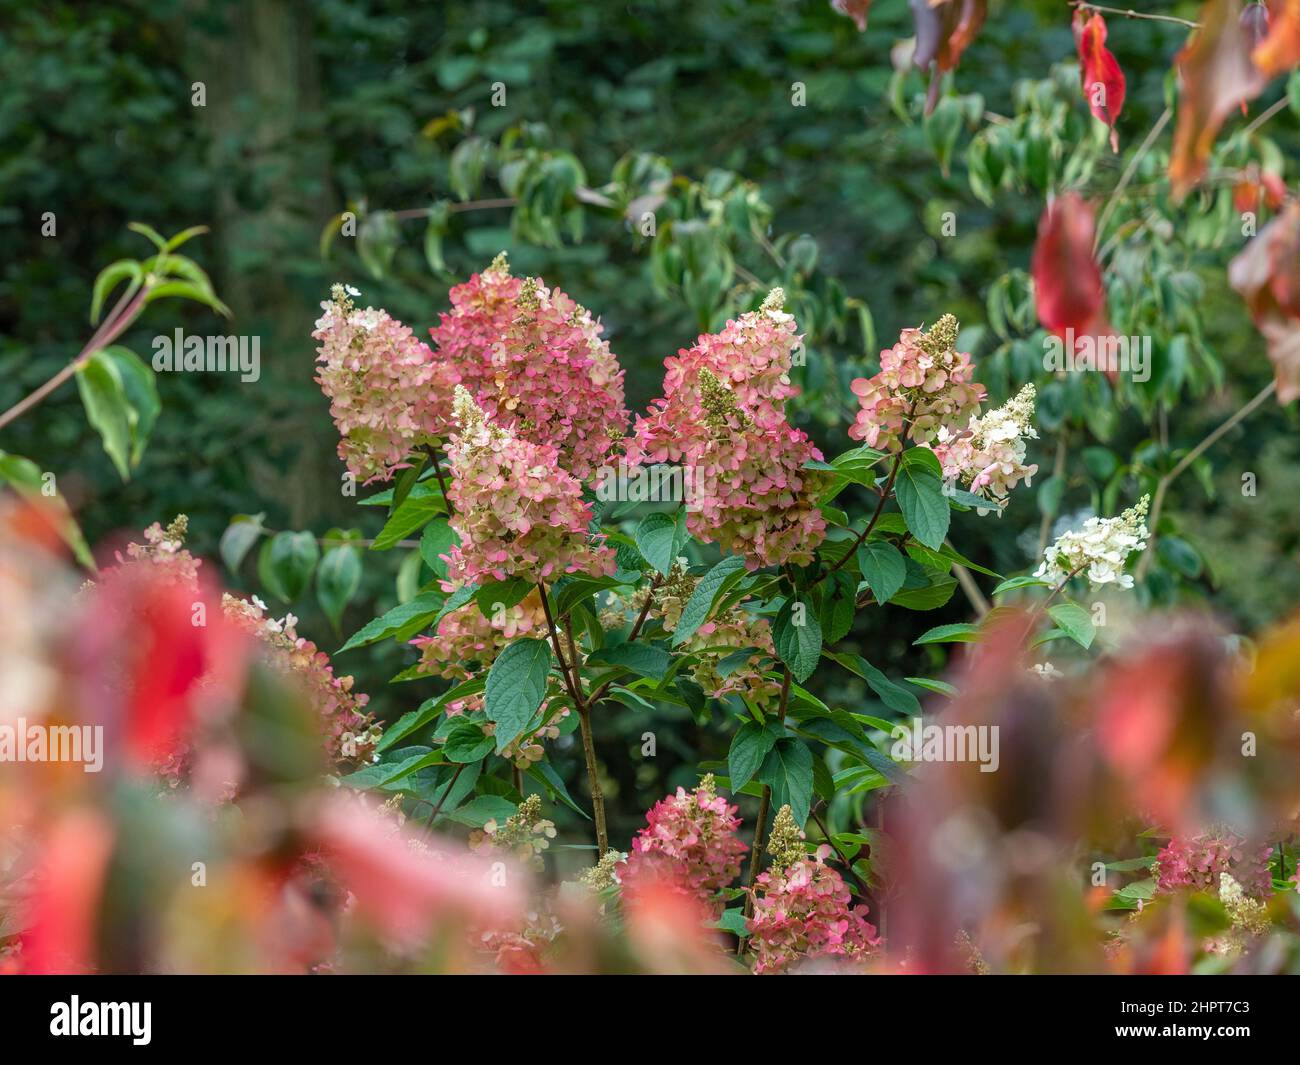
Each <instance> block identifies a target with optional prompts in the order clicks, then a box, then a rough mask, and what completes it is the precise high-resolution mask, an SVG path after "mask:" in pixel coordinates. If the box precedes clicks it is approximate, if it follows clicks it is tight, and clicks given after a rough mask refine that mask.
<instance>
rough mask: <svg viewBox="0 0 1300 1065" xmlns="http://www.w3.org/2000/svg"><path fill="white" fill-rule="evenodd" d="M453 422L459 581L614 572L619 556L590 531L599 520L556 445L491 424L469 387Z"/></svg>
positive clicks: (453, 556)
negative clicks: (562, 466) (563, 464)
mask: <svg viewBox="0 0 1300 1065" xmlns="http://www.w3.org/2000/svg"><path fill="white" fill-rule="evenodd" d="M452 417H453V419H454V421H455V423H456V426H457V428H456V430H455V431H454V433H453V435H452V437H451V441H450V443H449V444H448V445H447V458H448V460H449V462H450V464H451V472H452V475H453V480H452V484H451V486H450V487H449V488H448V490H447V495H448V499H449V502H450V503H451V509H452V516H451V519H450V521H451V526H452V528H453V529H455V530H456V533H457V535H458V536H459V537H460V544H459V546H457V547H453V548H452V549H451V552H450V554H449V556H448V557H449V560H450V561H449V573H450V574H451V576H452V579H453V580H462V581H470V582H478V581H480V580H482V579H483V578H491V579H493V580H499V581H500V580H505V579H506V578H507V577H526V578H527V579H529V580H533V581H539V580H543V579H545V578H548V577H551V576H558V575H560V574H562V573H573V572H576V571H579V570H581V571H582V572H584V573H590V574H612V573H613V572H614V568H615V566H614V552H613V550H612V549H610V548H609V547H608V546H606V545H605V543H604V542H603V540H602V539H601V538H600V537H599V536H593V535H590V534H589V533H588V525H589V523H590V522H591V518H592V514H591V507H590V506H588V505H587V504H586V503H585V502H584V501H583V499H582V485H581V484H579V482H578V481H577V479H576V478H574V477H573V476H572V475H570V474H568V473H566V472H565V471H564V470H562V469H560V467H559V464H558V453H557V451H556V449H555V448H554V447H552V446H550V445H549V444H535V443H532V442H530V441H528V440H524V439H522V438H520V437H517V436H515V435H514V434H513V433H512V432H510V431H509V430H507V429H505V428H503V427H501V426H499V425H495V424H493V423H491V422H489V421H488V419H487V416H486V415H485V414H484V412H483V410H482V408H480V407H479V406H478V404H477V403H475V402H474V398H473V396H472V395H471V394H470V393H469V391H468V390H467V389H466V388H465V387H464V386H463V385H457V386H456V391H455V399H454V400H453V403H452Z"/></svg>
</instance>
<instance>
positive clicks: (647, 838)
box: [617, 773, 746, 914]
mask: <svg viewBox="0 0 1300 1065" xmlns="http://www.w3.org/2000/svg"><path fill="white" fill-rule="evenodd" d="M739 827H740V818H739V817H737V816H736V807H734V806H728V805H727V800H726V799H724V798H722V796H720V795H719V794H718V793H717V790H716V785H715V784H714V780H713V774H712V773H710V774H708V775H707V776H706V777H705V778H704V779H703V780H702V781H700V786H699V787H698V788H696V789H695V790H694V791H687V790H686V789H685V788H678V789H677V794H676V795H670V796H668V797H667V798H664V799H661V800H659V802H657V803H655V805H654V806H653V807H652V808H651V809H650V811H649V812H648V813H647V814H646V827H645V828H643V829H641V831H640V832H639V833H638V834H637V836H636V838H635V839H633V840H632V852H631V853H630V854H629V855H628V856H627V860H626V861H625V862H623V863H622V864H621V865H619V866H618V870H617V873H618V879H619V882H620V883H621V884H622V885H623V892H624V894H625V895H635V894H636V893H637V892H638V890H640V889H641V888H642V886H646V885H649V884H650V883H668V884H670V885H672V886H674V887H676V888H678V889H679V890H681V891H683V892H685V893H686V894H689V895H692V896H694V897H695V898H698V899H699V900H700V901H701V902H702V903H704V904H705V905H706V906H708V907H709V908H710V910H711V911H712V912H713V913H714V914H720V913H721V912H722V907H723V902H722V900H720V899H718V898H717V895H718V892H720V891H721V890H722V889H723V888H725V887H727V886H728V885H729V884H731V882H732V881H733V880H735V879H736V877H737V876H739V875H740V859H741V856H742V855H743V854H744V853H745V850H746V847H745V844H744V843H742V842H741V841H740V840H739V839H738V838H737V837H736V830H737V829H738V828H739Z"/></svg>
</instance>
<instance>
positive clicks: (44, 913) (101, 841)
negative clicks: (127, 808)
mask: <svg viewBox="0 0 1300 1065" xmlns="http://www.w3.org/2000/svg"><path fill="white" fill-rule="evenodd" d="M112 850H113V829H112V826H111V825H109V823H108V821H107V819H106V818H105V817H104V816H103V815H102V814H99V813H97V812H95V811H93V810H77V811H73V812H71V813H68V814H65V815H63V816H62V818H61V819H60V820H59V821H58V822H57V823H56V824H54V825H53V826H52V827H51V828H50V829H49V831H47V832H46V833H45V839H44V842H43V843H42V844H41V852H40V858H39V859H38V862H37V868H36V876H35V885H36V886H35V890H34V891H33V893H32V896H31V898H30V899H29V901H28V910H27V921H28V924H27V929H26V930H25V931H24V932H23V936H22V945H23V947H22V953H21V954H20V955H19V957H20V960H21V964H22V967H23V971H24V972H27V973H32V974H35V975H49V974H51V973H64V974H67V973H85V972H90V971H92V970H93V969H94V968H95V964H96V950H95V936H96V930H97V929H98V927H99V919H98V912H99V902H100V897H101V896H102V894H103V888H104V877H105V874H106V872H107V870H108V859H109V855H110V854H111V853H112Z"/></svg>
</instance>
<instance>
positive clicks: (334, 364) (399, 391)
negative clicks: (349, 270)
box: [312, 285, 459, 481]
mask: <svg viewBox="0 0 1300 1065" xmlns="http://www.w3.org/2000/svg"><path fill="white" fill-rule="evenodd" d="M355 295H358V293H357V291H356V290H355V289H350V288H345V287H344V286H343V285H335V286H334V287H333V288H332V289H331V296H332V298H331V300H329V301H328V302H325V303H322V304H321V307H322V309H323V310H324V311H325V313H324V315H322V317H321V318H320V320H319V321H317V323H316V329H315V332H313V333H312V337H313V338H314V339H315V340H316V341H317V342H318V343H319V347H317V349H316V352H317V355H316V358H317V362H319V363H320V366H319V367H318V372H317V375H316V383H317V384H319V385H320V387H321V390H322V391H323V392H324V393H325V395H327V396H328V397H329V400H330V415H331V416H332V417H333V419H334V424H335V425H336V426H337V427H338V431H339V436H340V437H341V439H340V440H339V458H341V459H342V460H343V461H344V462H345V463H346V464H347V467H348V470H349V471H351V473H352V474H353V475H354V476H356V477H358V478H360V479H361V480H362V481H374V480H388V479H389V478H391V477H392V476H393V473H394V472H395V471H396V470H399V469H401V468H403V467H404V466H406V465H408V463H407V456H408V455H409V454H410V453H411V451H412V449H414V448H416V447H418V446H419V445H421V444H424V443H436V442H437V441H438V440H439V439H440V438H441V436H442V434H443V433H444V431H445V428H446V425H447V421H448V416H449V414H450V412H451V390H452V386H453V385H455V383H456V381H457V380H458V379H459V375H458V374H457V372H456V369H455V367H454V366H453V365H452V364H451V363H448V362H446V361H445V360H440V359H436V358H435V357H434V354H433V352H432V351H431V350H430V349H429V346H428V345H427V344H424V343H422V342H421V341H419V340H417V339H416V337H415V334H414V333H413V332H412V331H411V329H410V328H409V327H408V326H405V325H403V324H402V323H401V322H399V321H397V319H395V318H392V317H390V316H389V314H388V312H387V311H383V310H375V309H374V308H372V307H367V308H366V309H365V310H364V311H361V310H356V309H355V308H354V307H353V304H352V297H353V296H355Z"/></svg>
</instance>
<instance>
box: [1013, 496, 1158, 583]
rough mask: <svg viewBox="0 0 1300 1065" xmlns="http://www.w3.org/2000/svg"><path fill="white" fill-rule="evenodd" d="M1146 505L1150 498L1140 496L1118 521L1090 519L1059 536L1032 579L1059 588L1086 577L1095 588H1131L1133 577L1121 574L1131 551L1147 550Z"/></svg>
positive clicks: (1112, 519) (1044, 554)
mask: <svg viewBox="0 0 1300 1065" xmlns="http://www.w3.org/2000/svg"><path fill="white" fill-rule="evenodd" d="M1149 505H1150V496H1143V497H1142V498H1141V499H1140V500H1138V502H1137V503H1136V505H1134V506H1131V507H1129V508H1128V510H1126V511H1124V513H1122V514H1121V515H1119V517H1117V518H1095V517H1094V518H1089V519H1088V520H1087V521H1085V522H1084V523H1083V528H1081V529H1078V530H1071V531H1069V532H1065V533H1062V534H1061V536H1060V537H1059V538H1058V539H1057V541H1056V543H1054V544H1052V545H1051V546H1050V547H1049V548H1047V550H1046V551H1044V552H1043V561H1042V564H1041V565H1040V566H1039V567H1038V569H1037V570H1035V571H1034V576H1035V577H1039V578H1041V579H1043V580H1045V581H1048V582H1050V583H1052V584H1058V583H1060V582H1061V581H1064V580H1065V579H1066V577H1068V576H1070V575H1071V574H1075V573H1085V574H1086V575H1087V577H1088V581H1089V583H1090V584H1091V585H1092V586H1093V587H1094V588H1096V587H1098V586H1100V585H1103V584H1116V585H1118V586H1119V587H1121V588H1132V587H1133V577H1132V575H1131V574H1128V573H1125V572H1124V564H1125V562H1127V561H1128V556H1129V555H1130V554H1132V553H1133V552H1134V551H1143V550H1145V549H1146V546H1147V543H1146V541H1147V537H1148V536H1149V535H1150V530H1148V529H1147V526H1146V516H1147V507H1148V506H1149Z"/></svg>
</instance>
